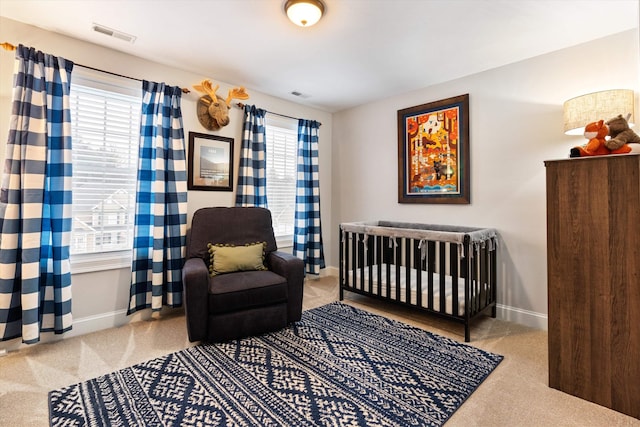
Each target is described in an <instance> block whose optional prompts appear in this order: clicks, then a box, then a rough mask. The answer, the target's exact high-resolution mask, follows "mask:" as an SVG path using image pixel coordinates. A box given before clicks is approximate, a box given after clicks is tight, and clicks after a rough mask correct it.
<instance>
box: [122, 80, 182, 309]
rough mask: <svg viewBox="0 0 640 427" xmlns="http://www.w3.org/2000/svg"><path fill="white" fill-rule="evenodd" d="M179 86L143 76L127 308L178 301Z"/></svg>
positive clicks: (158, 305)
mask: <svg viewBox="0 0 640 427" xmlns="http://www.w3.org/2000/svg"><path fill="white" fill-rule="evenodd" d="M181 94H182V91H181V89H180V88H179V87H167V86H165V84H164V83H153V82H148V81H144V82H143V99H142V116H141V123H140V150H139V153H140V155H139V160H138V190H137V194H136V217H135V228H134V237H133V265H132V272H131V299H130V301H129V310H128V312H127V314H131V313H133V312H135V311H138V310H142V309H145V308H149V307H150V308H151V309H152V310H154V311H156V310H160V309H161V308H162V306H163V305H166V306H169V307H180V306H181V305H182V265H183V263H184V256H185V250H186V236H187V165H186V161H185V148H184V130H183V128H182V111H181V109H180V96H181Z"/></svg>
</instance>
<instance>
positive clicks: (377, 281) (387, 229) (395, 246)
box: [339, 221, 497, 342]
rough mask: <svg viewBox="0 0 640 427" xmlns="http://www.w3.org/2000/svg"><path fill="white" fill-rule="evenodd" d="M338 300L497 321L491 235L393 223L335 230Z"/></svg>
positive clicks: (466, 325)
mask: <svg viewBox="0 0 640 427" xmlns="http://www.w3.org/2000/svg"><path fill="white" fill-rule="evenodd" d="M339 256H340V273H339V280H340V300H342V299H343V298H344V291H345V290H346V291H350V292H355V293H358V294H362V295H367V296H370V297H374V298H380V299H383V300H387V301H392V302H394V303H398V304H403V305H407V306H411V307H415V308H416V309H419V310H422V311H425V312H429V313H433V314H435V315H438V316H441V317H444V318H447V319H451V320H454V321H457V322H459V323H463V324H464V337H465V341H466V342H469V341H470V339H471V333H470V326H469V325H470V322H471V320H472V319H474V318H475V317H477V316H478V315H480V314H483V313H488V312H489V311H490V314H491V316H492V317H496V287H497V286H496V231H495V230H494V229H492V228H473V227H460V226H448V225H432V224H414V223H403V222H393V221H376V222H355V223H343V224H340V251H339Z"/></svg>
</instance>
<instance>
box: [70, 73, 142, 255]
mask: <svg viewBox="0 0 640 427" xmlns="http://www.w3.org/2000/svg"><path fill="white" fill-rule="evenodd" d="M140 108H141V99H140V97H139V96H138V97H135V96H129V95H124V94H121V93H116V92H113V91H107V90H102V89H97V88H92V87H88V86H82V85H74V84H73V83H72V85H71V128H72V139H73V149H72V156H73V238H72V243H71V254H91V253H98V252H110V251H118V250H128V249H131V248H132V246H133V223H134V213H135V194H136V170H137V161H138V138H139V127H140Z"/></svg>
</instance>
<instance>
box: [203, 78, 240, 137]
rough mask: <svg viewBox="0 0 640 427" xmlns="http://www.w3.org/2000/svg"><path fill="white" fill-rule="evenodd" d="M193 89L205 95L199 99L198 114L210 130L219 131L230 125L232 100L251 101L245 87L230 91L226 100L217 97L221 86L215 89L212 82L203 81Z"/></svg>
mask: <svg viewBox="0 0 640 427" xmlns="http://www.w3.org/2000/svg"><path fill="white" fill-rule="evenodd" d="M193 88H194V89H195V90H197V91H198V92H203V93H205V94H206V95H203V96H201V97H200V99H198V106H197V113H198V120H199V121H200V124H201V125H202V126H204V127H205V128H206V129H208V130H218V129H220V128H222V127H224V126H226V125H228V124H229V109H230V108H231V100H232V99H234V98H235V99H249V94H248V93H247V92H246V91H245V89H244V87H235V88H233V89H229V95H227V98H226V99H223V98H222V97H220V96H218V95H216V91H217V90H218V89H219V88H220V85H216V86H215V87H213V85H212V83H211V80H209V79H206V80H203V81H202V82H201V83H200V84H199V85H194V86H193Z"/></svg>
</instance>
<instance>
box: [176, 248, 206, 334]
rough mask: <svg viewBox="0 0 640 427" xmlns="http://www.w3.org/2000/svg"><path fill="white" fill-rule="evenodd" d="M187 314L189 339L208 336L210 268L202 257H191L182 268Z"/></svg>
mask: <svg viewBox="0 0 640 427" xmlns="http://www.w3.org/2000/svg"><path fill="white" fill-rule="evenodd" d="M182 283H183V286H184V301H185V305H184V308H185V314H186V318H187V332H188V334H189V341H191V342H193V341H202V340H204V339H206V338H207V323H208V317H209V311H208V309H207V304H208V301H209V299H208V297H207V295H208V294H209V269H208V268H207V265H206V264H205V262H204V261H203V260H202V258H189V259H188V260H187V261H186V262H185V264H184V267H183V268H182Z"/></svg>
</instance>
